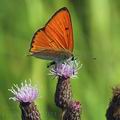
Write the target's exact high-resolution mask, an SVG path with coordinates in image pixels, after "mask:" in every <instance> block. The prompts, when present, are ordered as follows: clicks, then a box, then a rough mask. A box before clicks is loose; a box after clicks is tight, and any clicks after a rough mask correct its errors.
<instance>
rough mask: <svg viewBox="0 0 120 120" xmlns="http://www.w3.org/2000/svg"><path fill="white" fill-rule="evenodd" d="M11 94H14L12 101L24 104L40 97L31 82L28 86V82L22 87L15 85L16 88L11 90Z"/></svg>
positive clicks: (22, 84)
mask: <svg viewBox="0 0 120 120" xmlns="http://www.w3.org/2000/svg"><path fill="white" fill-rule="evenodd" d="M9 91H10V92H12V93H13V95H14V96H13V97H10V98H9V99H12V100H14V101H19V102H24V103H27V102H29V103H31V102H33V101H34V100H35V99H36V98H37V97H38V89H37V88H36V87H33V86H32V85H31V82H30V83H29V84H28V83H27V82H26V81H25V83H21V87H19V86H18V85H15V84H14V87H12V88H11V89H9Z"/></svg>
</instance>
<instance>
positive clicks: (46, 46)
mask: <svg viewBox="0 0 120 120" xmlns="http://www.w3.org/2000/svg"><path fill="white" fill-rule="evenodd" d="M72 51H73V31H72V23H71V18H70V13H69V11H68V9H67V8H62V9H60V10H59V11H57V12H56V13H55V14H54V15H53V16H52V18H51V19H50V20H49V21H48V23H47V24H46V25H45V27H43V28H42V29H39V30H38V31H37V32H36V33H35V35H34V37H33V40H32V43H31V48H30V52H31V53H32V55H34V56H36V57H40V58H43V59H48V58H50V59H52V60H54V58H55V57H61V55H64V56H62V57H66V56H67V57H70V55H71V54H72ZM62 57H61V59H62Z"/></svg>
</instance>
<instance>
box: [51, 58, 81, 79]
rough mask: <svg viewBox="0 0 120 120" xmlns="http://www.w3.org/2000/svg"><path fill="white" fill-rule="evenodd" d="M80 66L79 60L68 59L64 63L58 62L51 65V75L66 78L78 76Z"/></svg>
mask: <svg viewBox="0 0 120 120" xmlns="http://www.w3.org/2000/svg"><path fill="white" fill-rule="evenodd" d="M80 67H81V66H80ZM80 67H78V62H77V61H76V60H71V59H68V60H67V61H65V62H64V63H56V64H55V65H53V66H51V69H50V73H51V75H55V76H59V77H64V78H70V77H76V75H77V73H78V69H79V68H80Z"/></svg>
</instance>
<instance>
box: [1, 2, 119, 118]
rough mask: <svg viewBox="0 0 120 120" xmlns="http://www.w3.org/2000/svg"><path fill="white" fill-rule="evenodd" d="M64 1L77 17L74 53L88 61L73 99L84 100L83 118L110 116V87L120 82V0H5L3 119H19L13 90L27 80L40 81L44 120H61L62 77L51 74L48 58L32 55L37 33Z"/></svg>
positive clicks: (75, 82)
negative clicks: (59, 87) (58, 88)
mask: <svg viewBox="0 0 120 120" xmlns="http://www.w3.org/2000/svg"><path fill="white" fill-rule="evenodd" d="M64 6H65V7H67V8H68V9H69V11H70V13H71V17H72V24H73V30H74V43H75V46H74V54H75V56H76V57H78V58H79V60H80V61H81V63H82V64H83V67H82V69H80V70H79V74H78V77H77V78H76V79H73V80H71V82H72V89H73V94H74V98H75V99H76V100H80V102H81V104H82V110H83V111H82V120H105V113H106V109H107V106H108V103H109V100H110V98H111V95H112V94H111V93H112V91H111V88H112V87H114V86H115V85H117V84H119V83H120V79H119V77H120V1H119V0H11V1H8V0H1V1H0V120H16V119H17V120H20V109H19V104H17V103H15V102H13V101H10V100H9V97H10V96H11V93H10V92H8V89H9V88H11V86H12V85H13V84H14V83H15V84H20V83H21V82H22V81H24V80H25V79H26V80H28V79H31V80H32V83H33V85H35V84H37V85H38V88H39V91H40V98H39V99H38V100H37V102H36V104H37V105H38V108H39V110H40V112H41V117H42V120H58V117H59V113H60V109H59V108H57V107H56V106H55V104H54V92H55V87H56V82H57V80H56V79H53V78H52V77H50V76H49V75H48V73H49V71H48V69H47V68H46V65H47V63H48V61H44V60H41V59H36V58H33V57H28V56H27V54H28V50H29V47H30V42H31V38H32V36H33V33H34V32H35V31H36V30H37V29H38V28H40V27H43V26H44V24H45V23H46V22H47V21H48V20H49V18H50V17H51V16H52V15H53V14H54V12H55V11H57V10H58V9H59V8H61V7H64ZM94 58H96V59H94Z"/></svg>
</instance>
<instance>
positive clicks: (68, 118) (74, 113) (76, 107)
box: [63, 101, 81, 120]
mask: <svg viewBox="0 0 120 120" xmlns="http://www.w3.org/2000/svg"><path fill="white" fill-rule="evenodd" d="M80 114H81V105H80V103H79V101H71V102H70V103H69V105H68V108H67V109H66V111H65V113H64V115H63V120H80Z"/></svg>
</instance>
